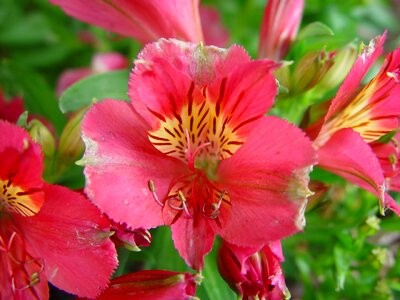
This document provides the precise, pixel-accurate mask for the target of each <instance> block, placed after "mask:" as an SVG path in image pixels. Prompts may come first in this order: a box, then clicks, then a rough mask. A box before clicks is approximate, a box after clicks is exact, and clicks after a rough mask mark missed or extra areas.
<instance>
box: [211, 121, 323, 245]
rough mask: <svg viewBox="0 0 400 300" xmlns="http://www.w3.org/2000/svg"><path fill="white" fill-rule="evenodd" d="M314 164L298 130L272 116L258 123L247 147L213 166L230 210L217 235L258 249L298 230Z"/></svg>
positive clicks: (307, 144) (308, 142)
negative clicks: (228, 198)
mask: <svg viewBox="0 0 400 300" xmlns="http://www.w3.org/2000/svg"><path fill="white" fill-rule="evenodd" d="M314 162H315V151H314V149H313V148H312V146H311V143H310V141H309V140H308V138H306V137H305V135H304V133H303V132H301V131H300V129H298V128H296V127H294V126H293V125H291V124H289V123H287V122H286V121H284V120H281V119H278V118H275V117H265V118H262V119H261V120H260V121H259V122H258V123H257V124H256V125H255V126H254V130H253V132H252V133H251V134H250V136H249V137H248V139H247V141H246V143H245V144H244V145H243V146H242V147H241V148H240V149H239V150H237V152H236V153H235V154H234V155H233V156H232V157H231V158H229V159H226V160H223V161H222V162H221V163H220V165H219V167H218V170H217V176H218V178H220V182H221V184H223V186H224V187H226V190H227V193H228V195H229V197H230V200H231V207H232V212H231V216H230V218H229V219H228V220H227V222H226V224H225V225H224V226H223V228H222V229H221V232H220V234H221V236H222V237H223V238H224V239H226V240H227V241H228V242H230V243H233V244H236V245H241V246H246V247H259V246H260V245H263V244H265V243H267V242H270V241H274V240H278V239H281V238H283V237H286V236H288V235H290V234H293V233H295V232H297V231H299V230H301V229H302V227H303V226H304V216H303V213H304V206H305V204H306V197H307V196H308V195H309V194H310V191H309V190H308V188H307V185H308V172H309V171H310V169H311V168H310V166H312V165H313V164H314ZM238 170H240V171H239V172H238Z"/></svg>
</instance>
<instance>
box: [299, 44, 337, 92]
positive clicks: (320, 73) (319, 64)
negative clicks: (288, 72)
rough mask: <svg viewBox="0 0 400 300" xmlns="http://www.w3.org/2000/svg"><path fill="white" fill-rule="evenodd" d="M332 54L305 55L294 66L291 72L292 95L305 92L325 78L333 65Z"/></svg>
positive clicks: (314, 53)
mask: <svg viewBox="0 0 400 300" xmlns="http://www.w3.org/2000/svg"><path fill="white" fill-rule="evenodd" d="M334 56H335V53H334V52H331V53H329V52H325V51H321V52H312V53H308V54H306V55H305V56H304V57H303V58H302V59H301V60H300V62H299V63H298V64H297V65H296V67H295V69H294V72H293V93H294V94H300V93H302V92H305V91H307V90H309V89H311V88H312V87H314V86H315V85H316V84H318V83H319V81H320V80H321V79H322V78H323V77H324V76H325V74H326V73H327V72H328V70H329V69H330V68H331V67H332V65H333V57H334Z"/></svg>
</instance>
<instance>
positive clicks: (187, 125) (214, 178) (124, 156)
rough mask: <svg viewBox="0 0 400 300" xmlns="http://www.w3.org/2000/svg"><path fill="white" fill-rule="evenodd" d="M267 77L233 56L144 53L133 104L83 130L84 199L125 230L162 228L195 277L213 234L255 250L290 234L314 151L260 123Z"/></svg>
mask: <svg viewBox="0 0 400 300" xmlns="http://www.w3.org/2000/svg"><path fill="white" fill-rule="evenodd" d="M274 68H275V63H273V62H272V61H268V60H261V61H251V59H250V57H249V56H248V55H247V53H246V52H245V51H244V50H243V49H242V48H240V47H238V46H233V47H231V48H229V49H220V48H216V47H204V46H203V45H201V44H199V45H196V44H193V43H184V42H179V41H176V40H164V39H161V40H160V41H159V42H157V43H152V44H149V45H147V46H146V47H145V48H144V50H143V51H142V52H141V53H140V54H139V57H138V59H137V60H136V62H135V68H134V70H133V72H132V75H131V80H130V83H129V95H130V98H131V103H127V102H120V101H114V100H107V101H104V102H102V103H99V104H96V105H94V106H93V107H92V108H91V110H89V112H88V113H87V115H86V117H85V119H84V121H83V124H82V129H83V140H84V141H85V143H86V152H85V155H84V158H83V161H82V162H83V163H85V164H86V167H85V175H86V179H87V186H86V193H87V195H88V196H89V197H90V198H91V199H92V200H93V201H94V202H95V203H96V205H97V206H98V207H100V208H101V209H102V210H103V211H104V212H105V213H106V214H107V215H108V216H110V217H111V218H113V219H114V220H116V221H117V222H126V224H127V225H128V226H130V227H131V228H139V227H143V228H152V227H156V226H160V225H163V224H166V225H171V227H172V235H173V239H174V242H175V246H176V248H177V249H178V251H179V253H180V254H181V256H182V257H184V258H185V260H186V262H187V263H188V264H189V265H190V266H192V267H193V268H194V269H201V268H202V265H203V257H204V255H205V254H206V253H208V252H209V251H210V250H211V247H212V244H213V240H214V237H215V235H216V234H219V235H221V236H222V237H224V239H226V240H228V241H229V242H231V243H235V244H238V245H244V246H255V247H256V246H259V245H261V244H265V243H266V242H269V241H271V240H277V239H280V238H282V237H285V236H288V235H290V234H293V233H295V232H297V231H299V230H300V229H301V228H302V227H303V225H304V219H303V218H304V216H303V210H304V205H305V202H306V197H307V196H308V195H309V194H310V191H309V190H308V188H307V184H308V172H309V171H310V166H311V165H312V164H313V163H314V150H313V148H312V146H311V143H310V142H309V140H308V139H307V138H306V137H305V136H304V134H303V133H302V132H301V131H300V130H299V129H298V128H296V127H295V126H293V125H291V124H289V123H287V122H286V121H284V120H281V119H278V118H275V117H264V114H265V112H266V111H267V110H268V109H269V108H270V107H271V105H272V104H273V100H274V96H275V94H276V90H277V88H276V83H275V79H274V77H273V76H272V71H273V70H274Z"/></svg>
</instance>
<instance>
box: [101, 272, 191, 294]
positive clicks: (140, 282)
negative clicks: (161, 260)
mask: <svg viewBox="0 0 400 300" xmlns="http://www.w3.org/2000/svg"><path fill="white" fill-rule="evenodd" d="M195 293H196V284H195V275H192V274H189V273H178V272H171V271H163V270H145V271H140V272H135V273H130V274H126V275H123V276H120V277H117V278H114V279H113V280H111V283H110V285H109V287H108V288H107V289H105V290H104V292H103V293H102V294H101V295H100V296H99V297H97V298H96V300H120V299H130V300H153V299H157V300H186V299H190V298H191V296H194V294H195Z"/></svg>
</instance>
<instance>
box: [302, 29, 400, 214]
mask: <svg viewBox="0 0 400 300" xmlns="http://www.w3.org/2000/svg"><path fill="white" fill-rule="evenodd" d="M385 36H386V34H383V35H382V36H378V37H377V38H375V39H373V40H372V41H371V42H370V44H369V46H364V48H363V49H362V53H361V54H360V55H359V57H358V59H357V60H356V62H355V64H354V65H353V68H352V69H351V71H350V73H349V74H348V76H347V77H346V79H345V80H344V82H343V84H342V86H341V87H340V89H339V91H338V93H337V94H336V96H335V98H334V99H333V100H332V102H331V104H330V107H329V109H328V112H327V114H326V115H325V116H324V117H323V118H322V119H320V120H319V121H317V122H316V123H315V124H313V125H312V126H310V128H309V129H308V133H309V135H310V136H311V137H312V138H313V139H315V140H314V144H313V145H314V147H315V148H316V149H318V158H319V162H318V164H319V166H320V167H322V168H324V169H327V170H328V171H331V172H333V173H336V174H338V175H340V176H342V177H344V178H346V179H348V180H349V181H351V182H353V183H355V184H358V185H359V186H361V187H363V188H365V189H367V190H369V191H371V192H372V193H374V194H375V195H377V196H378V197H379V199H380V204H381V207H382V209H383V208H386V207H389V208H391V209H393V210H395V211H396V212H397V213H400V208H399V207H398V205H397V203H396V202H395V201H394V200H393V199H392V198H391V197H390V196H389V195H388V194H387V193H385V178H384V174H383V171H382V168H381V165H380V163H379V160H378V158H377V157H376V155H375V153H374V152H373V151H372V149H371V146H370V144H371V143H373V142H375V141H377V140H378V139H379V138H380V137H382V136H383V135H385V134H387V133H389V132H391V131H392V130H395V129H397V128H398V126H399V124H398V117H399V115H400V104H399V101H398V95H399V93H400V84H399V75H400V49H397V50H395V51H394V52H392V53H390V54H388V55H387V56H386V59H385V62H384V64H383V66H382V68H381V69H380V71H379V73H378V74H377V75H376V76H375V77H374V78H373V79H372V80H371V81H370V82H368V83H367V84H366V85H364V86H361V80H362V79H363V78H364V77H365V75H366V73H367V71H368V70H369V68H370V67H371V65H372V64H373V63H374V62H375V60H376V59H377V58H378V57H379V55H380V54H381V53H382V48H383V47H382V46H383V43H384V40H385ZM382 212H383V211H382Z"/></svg>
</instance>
